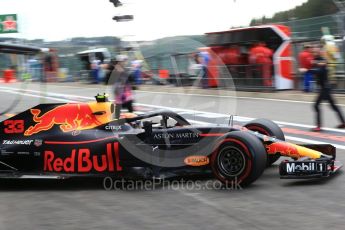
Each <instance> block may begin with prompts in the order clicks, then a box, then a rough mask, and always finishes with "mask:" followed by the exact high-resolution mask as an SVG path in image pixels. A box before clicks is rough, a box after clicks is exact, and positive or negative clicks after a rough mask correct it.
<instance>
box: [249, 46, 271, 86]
mask: <svg viewBox="0 0 345 230" xmlns="http://www.w3.org/2000/svg"><path fill="white" fill-rule="evenodd" d="M272 56H273V51H272V50H271V49H269V48H268V47H267V46H266V44H265V43H264V42H259V43H258V44H257V45H256V46H254V47H253V48H251V50H250V56H249V58H250V63H251V64H256V65H259V68H260V69H261V74H262V78H263V85H264V86H266V87H270V86H272V73H271V68H272Z"/></svg>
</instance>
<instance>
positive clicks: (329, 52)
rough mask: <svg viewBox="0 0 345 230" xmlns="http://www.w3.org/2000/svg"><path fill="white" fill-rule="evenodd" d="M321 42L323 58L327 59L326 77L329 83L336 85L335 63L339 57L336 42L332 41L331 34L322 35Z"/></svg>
mask: <svg viewBox="0 0 345 230" xmlns="http://www.w3.org/2000/svg"><path fill="white" fill-rule="evenodd" d="M321 44H322V48H323V51H324V58H325V59H326V61H327V69H328V77H329V81H330V84H331V85H333V86H336V84H337V79H336V67H337V64H336V63H337V62H338V59H339V58H340V55H339V49H338V47H337V45H336V43H335V42H334V37H333V36H332V35H324V36H323V37H322V38H321Z"/></svg>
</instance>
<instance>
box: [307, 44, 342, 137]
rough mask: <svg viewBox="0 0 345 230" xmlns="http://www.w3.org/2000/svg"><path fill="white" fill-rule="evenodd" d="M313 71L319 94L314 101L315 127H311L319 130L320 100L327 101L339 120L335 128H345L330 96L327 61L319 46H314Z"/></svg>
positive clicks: (340, 114)
mask: <svg viewBox="0 0 345 230" xmlns="http://www.w3.org/2000/svg"><path fill="white" fill-rule="evenodd" d="M312 71H313V73H314V74H315V78H316V81H317V83H318V85H319V86H320V92H319V95H318V97H317V99H316V101H315V104H314V109H315V112H316V127H315V128H313V129H312V131H314V132H319V131H321V110H320V104H321V102H322V101H324V100H325V101H328V102H329V103H330V105H331V107H332V109H333V110H334V112H336V114H337V115H338V118H339V120H340V122H341V124H340V125H338V126H337V128H341V129H343V128H345V120H344V116H343V114H342V112H341V111H340V109H339V108H338V106H337V105H336V104H335V101H334V98H333V97H332V92H331V91H332V89H331V85H330V83H329V79H328V70H327V61H326V59H325V58H324V57H323V52H322V51H321V49H320V48H314V60H313V68H312Z"/></svg>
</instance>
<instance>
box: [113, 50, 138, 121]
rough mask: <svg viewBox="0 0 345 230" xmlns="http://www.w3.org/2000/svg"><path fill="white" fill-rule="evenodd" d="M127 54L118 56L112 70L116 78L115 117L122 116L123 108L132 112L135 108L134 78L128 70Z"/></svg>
mask: <svg viewBox="0 0 345 230" xmlns="http://www.w3.org/2000/svg"><path fill="white" fill-rule="evenodd" d="M127 59H128V58H127V56H126V55H118V56H117V57H116V62H117V63H116V64H115V67H114V70H113V72H112V76H111V78H113V79H114V95H115V104H116V107H115V119H119V118H120V114H121V109H122V108H127V110H128V112H130V113H132V112H133V111H134V109H133V100H134V98H133V92H132V79H131V78H130V74H129V73H128V71H127V70H126V65H127Z"/></svg>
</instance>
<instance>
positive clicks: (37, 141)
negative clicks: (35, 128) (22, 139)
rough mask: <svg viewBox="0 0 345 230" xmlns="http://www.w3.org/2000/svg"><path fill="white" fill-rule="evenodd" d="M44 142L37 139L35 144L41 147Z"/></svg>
mask: <svg viewBox="0 0 345 230" xmlns="http://www.w3.org/2000/svg"><path fill="white" fill-rule="evenodd" d="M42 143H43V141H42V140H35V142H34V145H35V146H36V147H39V146H41V145H42Z"/></svg>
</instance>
